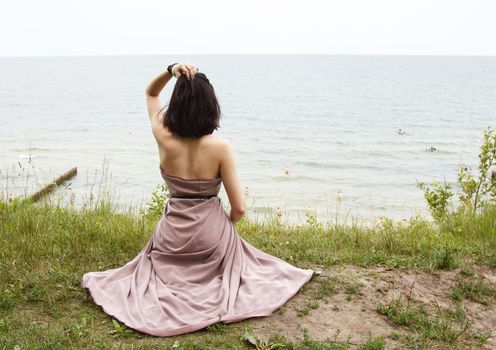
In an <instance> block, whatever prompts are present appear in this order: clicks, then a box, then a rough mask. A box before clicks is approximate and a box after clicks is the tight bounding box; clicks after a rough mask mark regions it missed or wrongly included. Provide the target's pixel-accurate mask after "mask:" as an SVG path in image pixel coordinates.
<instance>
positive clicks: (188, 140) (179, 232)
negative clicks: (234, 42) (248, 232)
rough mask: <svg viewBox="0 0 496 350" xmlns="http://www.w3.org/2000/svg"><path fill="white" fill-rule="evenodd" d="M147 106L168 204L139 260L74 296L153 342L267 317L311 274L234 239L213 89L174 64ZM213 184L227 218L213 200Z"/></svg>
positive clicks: (227, 161) (239, 196) (150, 92)
mask: <svg viewBox="0 0 496 350" xmlns="http://www.w3.org/2000/svg"><path fill="white" fill-rule="evenodd" d="M173 76H175V77H176V78H177V82H176V85H175V87H174V90H173V92H172V96H171V99H170V103H169V105H168V108H167V109H166V110H165V112H164V113H161V112H162V111H163V108H162V103H161V101H160V97H159V94H160V92H161V91H162V89H163V88H164V86H165V85H166V84H167V82H168V81H169V80H170V79H171V78H172V77H173ZM146 101H147V107H148V114H149V117H150V121H151V126H152V132H153V135H154V137H155V140H156V141H157V146H158V151H159V157H160V165H159V168H160V172H161V175H162V177H163V179H164V181H165V182H166V183H167V185H168V188H169V191H170V193H171V198H170V199H169V201H168V202H167V204H166V208H165V210H164V213H163V215H162V217H161V219H160V221H159V222H158V223H157V225H156V226H155V230H154V232H153V235H152V237H151V238H150V240H149V241H148V243H147V244H146V245H145V247H144V248H143V249H142V250H141V251H140V252H139V253H138V255H137V256H136V257H135V258H134V259H133V260H131V261H130V262H128V263H127V264H126V265H124V266H122V267H120V268H116V269H111V270H107V271H100V272H88V273H86V274H84V276H83V278H82V283H81V285H82V287H84V288H87V289H88V290H89V291H90V293H91V296H92V298H93V300H94V301H95V303H96V304H98V305H100V306H102V308H103V310H104V311H105V312H106V313H107V314H109V315H111V316H114V317H115V318H117V319H118V320H120V321H121V322H123V323H124V324H126V325H127V326H128V327H131V328H133V329H135V330H138V331H141V332H144V333H147V334H151V335H155V336H173V335H178V334H183V333H187V332H192V331H195V330H198V329H202V328H204V327H207V326H209V325H211V324H213V323H216V322H224V323H230V322H236V321H241V320H243V319H246V318H250V317H257V316H268V315H270V314H272V313H273V312H274V311H275V310H277V309H278V308H279V307H280V306H282V305H283V304H284V303H286V301H288V300H289V299H290V298H291V297H292V296H293V295H295V294H296V293H297V292H298V290H299V289H300V288H301V287H302V286H303V285H304V284H305V283H307V282H308V281H309V280H310V278H311V277H312V275H313V273H314V271H313V270H310V269H300V268H297V267H295V266H292V265H290V264H289V263H287V262H285V261H283V260H281V259H279V258H277V257H274V256H272V255H269V254H266V253H264V252H262V251H260V250H258V249H257V248H255V247H254V246H252V245H251V244H249V243H248V242H246V241H245V240H244V239H243V238H241V237H240V236H239V235H238V233H237V231H236V229H235V227H234V223H236V222H237V221H238V220H240V219H241V217H242V216H243V214H244V211H245V205H244V198H243V192H242V190H241V186H240V183H239V179H238V175H237V171H236V167H235V162H234V155H233V152H232V149H231V147H230V145H229V143H228V142H227V141H226V140H223V139H222V138H220V137H217V136H215V135H213V134H212V133H213V131H214V130H216V129H217V128H218V127H219V118H220V108H219V104H218V101H217V98H216V96H215V92H214V89H213V87H212V85H211V84H210V82H209V80H208V79H207V77H206V76H205V74H203V73H199V72H198V70H197V69H196V68H195V67H194V66H192V65H190V64H186V63H184V64H173V65H170V66H169V67H168V69H167V70H166V71H164V72H163V73H161V74H159V75H158V76H157V77H156V78H155V79H154V80H153V81H152V82H151V83H150V85H149V86H148V87H147V89H146ZM221 184H224V188H225V190H226V192H227V196H228V198H229V203H230V207H231V210H230V215H229V216H228V215H227V213H226V212H225V210H224V208H223V206H222V203H221V201H220V199H219V198H218V197H217V194H218V192H219V190H220V186H221Z"/></svg>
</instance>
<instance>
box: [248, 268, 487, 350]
mask: <svg viewBox="0 0 496 350" xmlns="http://www.w3.org/2000/svg"><path fill="white" fill-rule="evenodd" d="M472 268H473V270H475V271H476V273H477V274H479V275H481V276H484V278H485V281H486V282H487V283H496V272H495V271H493V270H491V269H490V268H488V267H485V266H478V265H475V266H473V267H472ZM459 276H460V269H454V270H451V271H437V272H436V274H430V273H427V272H424V271H412V270H399V269H391V268H386V267H360V266H356V265H340V266H336V267H334V268H332V269H329V270H324V271H322V273H321V275H320V276H318V277H316V279H315V280H311V281H310V282H309V283H308V285H307V287H305V288H303V289H301V290H300V291H299V292H298V293H297V294H296V295H295V296H294V297H293V298H292V299H290V300H289V301H288V303H286V304H285V305H284V306H283V307H282V308H281V309H279V310H278V311H276V312H275V313H274V314H273V315H271V316H270V317H267V318H263V319H260V321H259V322H253V326H252V331H253V334H254V335H255V336H258V337H266V338H269V337H270V335H271V334H272V333H280V334H282V335H284V336H285V337H287V338H289V339H292V340H296V339H298V338H301V337H302V329H301V327H304V328H306V329H307V330H308V334H309V335H310V336H311V337H312V338H314V339H319V340H325V339H327V338H329V339H333V340H336V341H343V342H346V341H348V342H349V343H350V344H352V346H351V348H355V347H356V346H354V345H357V344H361V343H363V342H365V341H366V340H367V339H368V337H369V334H370V335H371V336H372V337H378V336H384V338H385V340H386V348H387V349H397V348H398V349H400V348H404V345H402V342H401V340H400V339H398V338H401V336H400V337H398V336H397V335H398V334H400V335H401V334H407V333H408V332H409V331H408V329H407V328H405V327H403V326H398V325H396V324H394V323H393V322H392V321H390V320H388V318H387V317H386V316H385V315H381V314H380V313H379V312H378V311H377V306H378V304H380V303H381V304H387V303H388V302H389V301H391V300H393V299H395V298H398V297H400V296H402V297H403V300H404V301H405V302H406V301H407V300H408V299H410V300H412V301H414V302H423V303H426V305H427V306H428V309H429V311H430V310H431V308H432V310H434V309H436V308H438V307H442V308H450V307H451V308H454V307H455V306H456V303H457V302H456V301H455V300H454V299H453V298H452V297H451V293H452V291H453V288H454V286H455V285H456V281H457V280H458V278H459ZM326 277H336V278H337V279H339V280H341V281H349V282H351V283H354V284H358V285H360V287H359V288H357V289H356V290H355V291H354V292H353V291H351V292H350V291H347V290H346V288H344V289H343V288H339V289H338V290H334V291H330V292H329V293H328V295H327V296H326V297H325V298H323V299H315V295H316V294H315V291H316V290H317V288H318V285H319V284H318V283H316V280H317V279H322V278H326ZM316 302H317V303H318V307H317V308H315V309H309V310H308V305H309V304H312V303H313V304H314V307H315V303H316ZM462 304H463V306H464V307H466V310H467V317H468V318H469V319H470V320H472V321H473V322H474V323H473V326H472V327H473V328H472V329H473V330H485V331H486V332H490V333H491V337H490V339H488V340H487V342H486V343H485V348H486V349H496V306H495V303H494V300H493V302H491V303H489V304H488V305H483V304H481V303H478V302H475V301H472V300H467V299H464V300H463V301H462ZM305 308H307V310H308V311H309V312H308V314H307V315H302V314H301V312H300V313H299V312H298V310H302V309H305ZM395 334H396V336H395Z"/></svg>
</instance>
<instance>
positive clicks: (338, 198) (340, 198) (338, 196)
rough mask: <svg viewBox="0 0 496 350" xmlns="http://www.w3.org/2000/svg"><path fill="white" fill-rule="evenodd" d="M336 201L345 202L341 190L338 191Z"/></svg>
mask: <svg viewBox="0 0 496 350" xmlns="http://www.w3.org/2000/svg"><path fill="white" fill-rule="evenodd" d="M336 199H337V200H338V201H342V200H343V192H341V190H338V192H337V193H336Z"/></svg>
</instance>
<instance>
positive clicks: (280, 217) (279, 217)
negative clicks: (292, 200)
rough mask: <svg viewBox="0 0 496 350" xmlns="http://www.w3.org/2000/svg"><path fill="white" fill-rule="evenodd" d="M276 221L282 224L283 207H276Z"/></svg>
mask: <svg viewBox="0 0 496 350" xmlns="http://www.w3.org/2000/svg"><path fill="white" fill-rule="evenodd" d="M276 222H277V224H278V225H281V224H282V213H281V208H279V207H276Z"/></svg>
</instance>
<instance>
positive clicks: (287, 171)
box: [284, 167, 289, 175]
mask: <svg viewBox="0 0 496 350" xmlns="http://www.w3.org/2000/svg"><path fill="white" fill-rule="evenodd" d="M284 175H289V169H288V167H286V169H284Z"/></svg>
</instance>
